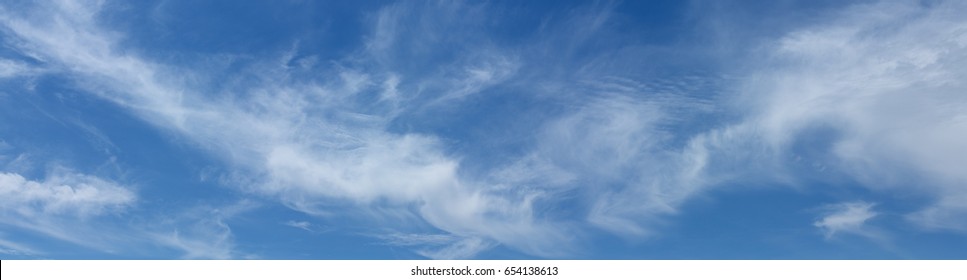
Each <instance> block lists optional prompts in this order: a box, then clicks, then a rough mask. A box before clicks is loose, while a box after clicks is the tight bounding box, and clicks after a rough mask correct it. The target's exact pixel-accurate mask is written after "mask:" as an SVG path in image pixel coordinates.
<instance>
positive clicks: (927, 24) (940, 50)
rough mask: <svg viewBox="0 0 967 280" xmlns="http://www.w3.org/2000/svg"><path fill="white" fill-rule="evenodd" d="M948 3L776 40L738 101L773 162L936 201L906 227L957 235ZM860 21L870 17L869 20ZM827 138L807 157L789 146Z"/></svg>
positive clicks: (954, 75) (954, 58) (965, 57)
mask: <svg viewBox="0 0 967 280" xmlns="http://www.w3.org/2000/svg"><path fill="white" fill-rule="evenodd" d="M964 8H965V7H964V5H963V3H962V2H959V1H937V2H935V3H931V4H929V5H927V4H923V3H918V2H914V1H883V2H875V3H867V4H858V5H854V6H852V7H850V8H848V9H845V10H842V11H840V12H838V13H837V17H836V18H834V19H833V20H831V21H829V22H828V23H825V24H818V25H814V26H807V27H804V28H801V29H800V30H798V31H795V32H791V33H789V34H787V35H786V36H784V37H782V38H781V39H779V40H778V41H777V42H776V43H775V44H774V45H773V46H772V48H771V50H770V51H769V52H767V53H765V54H764V55H763V57H765V59H763V60H760V61H758V62H756V63H761V64H759V65H757V66H758V67H757V68H760V69H763V70H760V71H757V72H756V74H755V79H748V80H747V81H745V82H744V84H743V87H744V88H743V89H744V92H745V93H746V94H748V96H746V97H745V98H744V99H742V100H744V101H746V102H747V104H751V105H753V106H751V108H752V110H750V112H754V113H752V114H751V117H750V119H749V120H748V121H747V125H750V126H753V127H756V128H757V130H758V131H760V135H761V137H762V139H763V140H765V141H766V143H767V144H768V145H769V146H770V147H773V149H774V150H776V151H779V152H780V155H785V156H790V155H791V157H795V156H800V157H811V158H810V160H815V161H818V162H822V163H823V164H824V165H825V166H828V167H830V168H832V169H833V170H837V171H841V172H844V173H846V174H848V175H849V176H851V177H852V178H854V179H855V180H858V181H859V182H861V184H862V185H863V186H865V187H867V188H869V189H870V190H873V191H877V192H897V193H904V194H908V193H916V194H922V195H928V196H932V197H934V198H936V203H933V204H931V205H926V206H925V208H924V209H923V212H920V213H914V214H911V215H910V216H909V217H910V219H911V220H913V221H914V222H916V223H920V224H923V225H927V226H928V227H931V228H947V229H963V228H965V224H964V220H963V219H957V218H955V216H957V215H962V214H964V213H967V212H963V211H964V208H963V207H959V206H958V205H962V204H963V203H964V200H963V197H964V194H965V193H967V188H965V187H964V186H967V173H965V172H963V171H962V170H961V169H962V168H961V167H962V166H967V156H965V155H967V142H965V141H958V139H964V138H965V137H967V121H965V120H967V96H964V95H963V94H961V93H962V92H964V91H965V90H967V82H965V80H964V79H963V77H964V76H967V67H965V66H964V65H967V64H965V63H964V62H965V61H967V32H965V31H964V30H967V19H965V18H964V17H963V16H962V15H960V14H959V13H957V12H956V11H958V10H962V9H964ZM868 11H876V12H875V13H869V12H868ZM816 129H826V130H828V131H833V133H830V134H831V136H830V137H829V139H826V140H822V141H826V142H827V143H828V144H827V145H828V148H826V149H825V150H824V151H822V152H820V153H819V154H812V155H809V154H805V153H802V152H801V151H799V152H797V151H795V149H794V147H795V146H796V145H797V143H798V142H797V141H809V140H807V139H821V138H817V135H816V134H813V132H815V131H817V130H816Z"/></svg>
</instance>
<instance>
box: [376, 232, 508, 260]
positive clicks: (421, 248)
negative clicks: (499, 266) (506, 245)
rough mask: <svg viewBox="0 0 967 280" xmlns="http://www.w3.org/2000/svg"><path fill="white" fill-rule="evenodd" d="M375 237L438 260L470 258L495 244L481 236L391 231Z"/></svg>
mask: <svg viewBox="0 0 967 280" xmlns="http://www.w3.org/2000/svg"><path fill="white" fill-rule="evenodd" d="M377 237H378V238H380V239H382V240H383V241H384V242H385V243H386V244H388V245H393V246H401V247H411V248H412V247H415V248H416V249H415V252H416V253H417V254H420V255H422V256H424V257H427V258H431V259H438V260H453V259H468V258H472V257H474V256H476V255H477V254H479V253H480V252H482V251H486V250H488V249H490V248H493V247H494V246H495V245H496V244H494V242H492V241H487V240H484V239H481V238H473V237H470V238H466V237H458V236H454V235H447V234H403V233H393V234H384V235H379V236H377Z"/></svg>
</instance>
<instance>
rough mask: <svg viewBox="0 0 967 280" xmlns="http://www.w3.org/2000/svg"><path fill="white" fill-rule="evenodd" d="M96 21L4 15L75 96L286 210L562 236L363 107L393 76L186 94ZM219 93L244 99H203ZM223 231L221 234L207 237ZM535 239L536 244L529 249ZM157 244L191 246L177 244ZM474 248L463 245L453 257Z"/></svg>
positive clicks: (430, 143) (176, 78) (273, 75)
mask: <svg viewBox="0 0 967 280" xmlns="http://www.w3.org/2000/svg"><path fill="white" fill-rule="evenodd" d="M40 11H49V12H40ZM35 13H41V15H34V14H35ZM48 13H49V14H48ZM97 14H98V7H97V6H86V5H72V4H70V3H60V4H59V5H51V7H44V9H40V8H37V9H35V10H34V11H33V12H32V13H28V15H34V16H23V15H14V14H11V13H9V12H5V13H2V14H0V21H2V22H3V24H4V26H5V29H6V32H7V33H8V34H10V35H11V36H13V37H15V38H18V39H19V40H21V45H20V46H19V47H20V50H23V51H25V52H26V51H27V50H29V51H32V52H36V53H37V55H38V56H42V57H43V58H44V59H46V60H49V61H51V62H55V64H56V65H60V66H61V67H62V68H63V70H64V71H68V73H70V75H71V76H72V77H74V79H73V80H74V81H75V83H76V84H77V86H79V87H81V88H84V89H86V90H87V91H88V92H90V93H92V94H95V95H97V96H99V97H101V98H104V99H106V100H110V101H112V102H114V103H116V104H118V105H120V106H122V107H124V108H127V109H129V110H130V111H132V112H133V114H135V115H137V116H140V117H142V118H143V119H145V120H146V121H148V122H150V123H152V124H154V125H157V126H158V127H160V128H162V129H165V130H169V131H173V132H175V133H178V134H180V135H183V136H185V137H186V138H187V139H190V140H191V141H192V143H194V144H197V145H198V146H200V147H202V148H204V149H206V150H208V151H210V152H211V153H213V154H215V155H218V156H220V157H221V158H223V159H225V160H226V161H227V162H228V163H229V164H230V165H231V166H232V167H234V168H236V169H237V170H244V171H240V173H251V174H256V175H254V176H248V178H245V179H243V180H246V181H249V182H252V183H251V184H248V185H245V186H242V188H243V189H247V190H251V191H254V192H257V193H261V194H265V195H268V196H272V197H277V198H279V199H281V200H282V201H283V202H284V203H286V204H289V205H293V204H300V202H302V201H305V200H306V199H308V200H310V201H331V200H342V201H348V202H350V204H349V205H346V206H342V207H348V209H352V208H353V206H355V205H359V206H363V207H364V206H365V205H368V204H383V203H385V204H388V205H389V206H393V207H397V211H414V210H412V209H417V210H415V211H416V213H418V214H419V215H420V216H421V217H422V218H423V219H424V220H425V221H426V222H427V223H429V224H431V225H433V226H435V227H438V228H441V229H444V230H447V231H449V232H452V233H454V234H457V235H460V236H465V237H467V238H489V239H494V240H498V241H500V242H503V243H507V244H514V245H519V246H520V247H522V248H524V249H525V250H528V251H530V252H532V253H535V254H538V253H541V252H544V251H548V252H550V251H553V250H550V249H551V247H557V245H555V243H554V241H553V240H555V239H559V238H562V237H563V236H564V235H562V234H555V233H554V232H556V230H554V229H553V228H552V227H549V226H547V225H544V224H543V223H541V222H538V221H536V220H535V219H534V217H533V216H532V215H531V211H530V209H529V208H528V207H529V205H528V203H527V201H522V200H524V199H526V197H523V196H521V197H507V196H501V195H497V194H492V193H489V192H488V190H487V188H486V187H485V186H482V185H479V184H477V183H474V182H467V181H466V180H465V179H463V178H461V177H460V176H459V175H458V172H457V171H458V168H459V162H458V161H457V160H455V159H452V158H450V157H449V156H447V155H446V154H444V153H443V152H442V148H441V145H440V144H439V141H438V140H437V139H436V138H435V137H433V136H430V135H423V134H415V133H407V134H397V133H390V132H388V131H386V130H385V123H386V118H387V117H391V116H392V114H391V113H392V111H391V110H382V109H380V108H379V107H376V108H374V107H372V103H371V102H366V101H368V100H370V99H368V98H369V97H370V94H371V93H373V92H374V91H376V92H379V91H381V90H386V89H387V87H384V86H376V87H375V88H374V85H385V84H386V83H389V84H393V82H392V80H393V79H396V78H394V77H395V76H392V75H387V76H374V75H368V74H361V73H359V72H357V71H355V70H351V69H337V70H335V71H336V73H337V74H338V75H337V76H336V77H338V78H337V79H332V80H325V79H324V80H321V81H318V80H293V79H292V78H289V77H287V76H285V75H284V74H282V76H279V75H280V74H279V73H285V72H284V71H275V70H276V69H264V68H259V69H250V70H248V71H253V72H247V73H245V74H247V75H252V76H255V77H260V79H257V81H259V83H256V84H254V85H253V84H239V85H238V86H242V87H241V88H234V87H233V86H234V85H232V84H226V85H221V86H224V88H222V87H219V86H217V85H216V86H215V87H214V88H194V87H190V86H188V85H186V84H185V83H184V82H183V79H184V78H187V77H189V76H191V75H190V74H184V73H185V72H186V71H187V72H190V70H188V69H180V68H178V67H177V66H172V65H161V64H159V63H152V62H148V61H146V60H144V59H141V58H139V57H137V56H136V55H134V54H131V53H128V52H124V51H123V50H121V49H119V47H118V45H119V43H118V38H117V37H115V36H112V35H110V33H109V32H108V31H105V30H103V29H101V28H100V27H99V26H98V25H97V24H96V20H95V17H96V15H97ZM497 66H499V67H498V68H501V67H504V66H502V64H499V63H498V64H497ZM492 68H493V67H492V66H491V64H486V63H485V64H481V66H480V67H476V66H469V68H466V69H467V70H466V72H465V73H466V74H467V76H466V77H463V78H460V79H461V80H467V81H471V83H470V84H469V85H460V86H471V87H472V88H470V89H461V90H457V91H454V92H457V93H459V95H465V94H469V93H470V92H471V91H476V90H479V88H480V86H481V85H482V84H485V83H487V82H488V81H489V80H491V79H494V78H495V77H500V76H503V75H505V74H502V73H503V72H501V71H504V70H493V69H492ZM374 77H377V78H378V77H385V79H386V81H387V82H386V83H384V82H378V81H377V82H372V81H373V80H372V79H374ZM461 77H462V76H461ZM477 84H480V85H477ZM389 88H390V89H391V88H392V86H390V87H389ZM223 90H224V91H235V90H240V91H241V92H244V94H237V95H230V96H218V95H205V94H202V92H219V91H223ZM301 205H303V206H305V205H316V203H310V204H301ZM337 205H340V204H337ZM342 205H345V204H342ZM298 210H303V211H306V212H309V213H316V212H320V210H319V209H306V208H301V209H298ZM214 224H216V225H218V224H219V223H217V222H215V223H214ZM216 228H221V227H216ZM225 232H227V230H225V229H224V228H223V229H222V230H215V231H214V232H213V233H212V234H210V235H212V236H216V237H218V236H222V235H224V234H225ZM535 236H540V240H541V241H540V242H528V241H526V240H534V239H535ZM215 239H216V240H220V239H219V238H215ZM160 240H161V241H162V242H164V243H167V244H169V245H172V246H176V247H184V248H189V247H191V246H189V244H187V243H185V241H184V240H182V239H181V238H180V237H179V235H177V234H176V235H169V236H168V237H167V238H162V239H160ZM216 243H217V242H216ZM468 244H469V243H468ZM182 245H185V246H182ZM465 245H467V244H465ZM476 247H478V246H462V245H461V246H458V247H457V248H454V250H456V249H459V248H476ZM545 249H547V250H545ZM196 255H197V256H201V257H224V256H227V255H226V254H225V252H216V254H204V255H202V254H189V256H192V257H194V256H196Z"/></svg>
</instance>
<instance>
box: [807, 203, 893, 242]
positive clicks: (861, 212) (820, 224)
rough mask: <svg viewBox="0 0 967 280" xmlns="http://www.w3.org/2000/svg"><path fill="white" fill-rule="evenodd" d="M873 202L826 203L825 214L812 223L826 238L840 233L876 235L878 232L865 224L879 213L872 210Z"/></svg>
mask: <svg viewBox="0 0 967 280" xmlns="http://www.w3.org/2000/svg"><path fill="white" fill-rule="evenodd" d="M873 206H875V204H873V203H868V202H863V201H858V202H844V203H840V204H834V205H827V206H826V207H825V209H826V212H827V214H826V215H825V216H823V217H822V219H820V220H818V221H816V222H815V223H813V225H814V226H816V227H817V228H819V229H820V230H822V231H823V234H824V235H825V236H826V239H830V238H833V237H834V236H836V235H841V234H856V235H861V236H865V237H876V236H877V235H878V234H877V233H876V232H875V231H874V230H873V229H872V228H870V227H869V226H868V225H867V221H868V220H870V219H873V218H875V217H876V216H878V215H879V213H877V212H876V211H873Z"/></svg>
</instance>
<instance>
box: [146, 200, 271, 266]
mask: <svg viewBox="0 0 967 280" xmlns="http://www.w3.org/2000/svg"><path fill="white" fill-rule="evenodd" d="M256 207H257V205H256V204H255V203H253V202H251V201H247V200H242V201H239V202H236V203H234V204H229V205H225V206H223V207H213V206H199V207H195V208H192V209H188V210H186V211H183V212H181V213H177V214H176V215H167V216H162V217H161V219H160V221H159V222H158V223H157V224H156V225H152V226H148V227H146V228H145V229H144V232H143V234H144V235H145V236H147V237H149V238H150V239H151V240H153V241H155V242H157V243H158V244H161V245H164V246H166V247H170V248H173V249H176V250H179V251H181V252H183V255H182V256H181V258H184V259H238V258H252V257H254V256H253V255H249V254H246V253H243V252H240V251H239V250H238V249H237V248H235V236H234V234H233V233H232V228H231V227H230V226H229V225H228V221H229V220H231V219H233V218H234V217H236V216H237V215H240V214H243V213H245V212H248V211H251V210H252V209H254V208H256Z"/></svg>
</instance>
